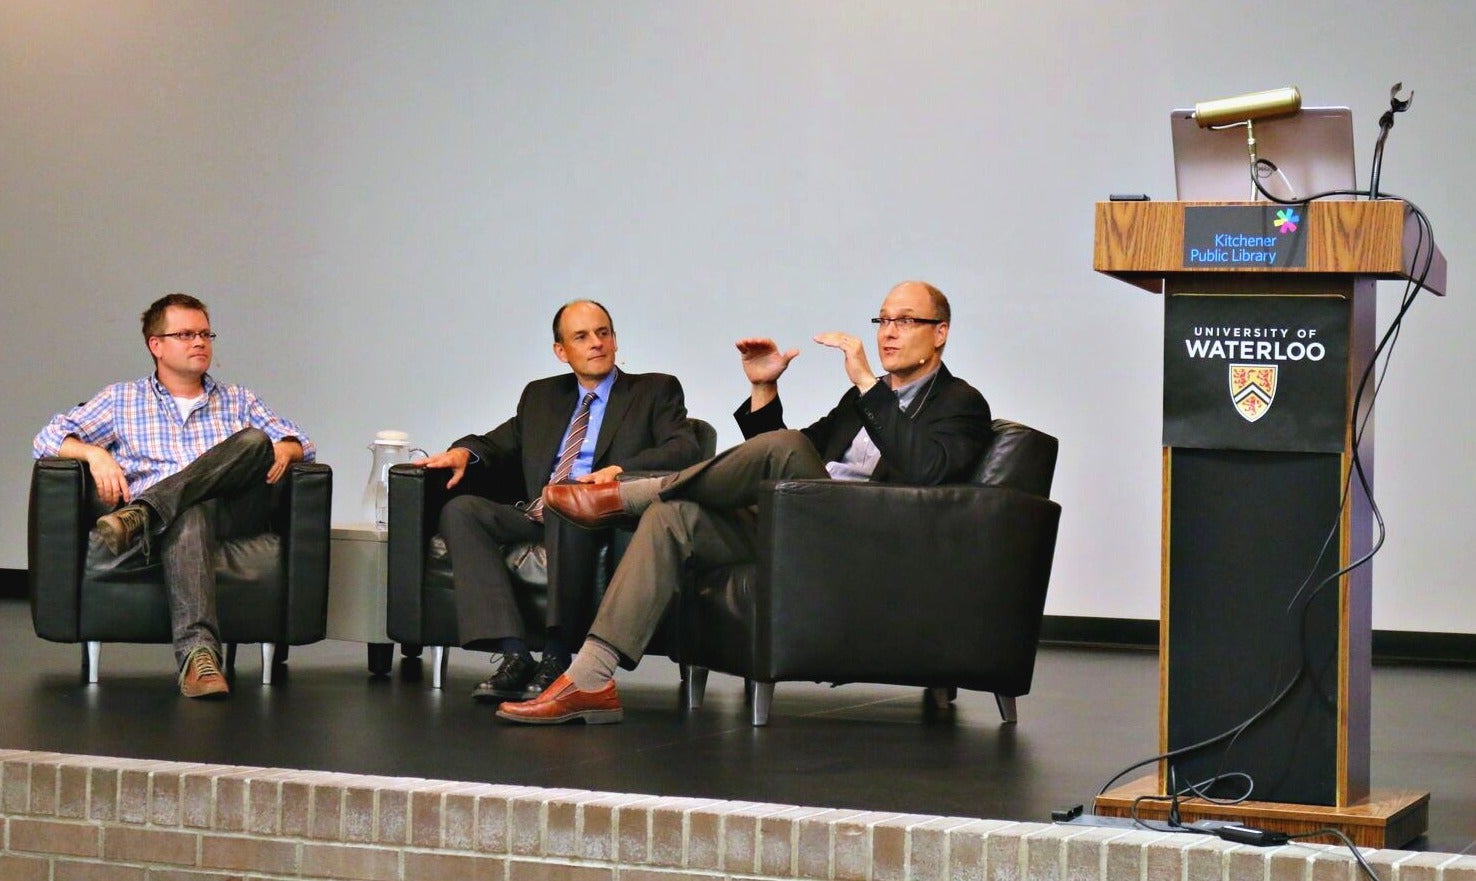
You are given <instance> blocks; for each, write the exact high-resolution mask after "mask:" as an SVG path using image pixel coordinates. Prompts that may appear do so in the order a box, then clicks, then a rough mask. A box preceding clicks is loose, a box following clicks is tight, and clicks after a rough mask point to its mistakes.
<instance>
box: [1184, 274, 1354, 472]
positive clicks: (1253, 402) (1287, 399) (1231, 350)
mask: <svg viewBox="0 0 1476 881" xmlns="http://www.w3.org/2000/svg"><path fill="white" fill-rule="evenodd" d="M1348 322H1349V305H1348V300H1347V299H1345V298H1343V297H1340V296H1325V297H1322V296H1312V297H1309V296H1276V295H1266V296H1253V297H1222V296H1200V295H1195V294H1176V295H1173V296H1170V297H1169V298H1168V300H1167V302H1166V303H1165V304H1164V334H1163V339H1164V353H1163V380H1164V381H1163V444H1164V446H1168V447H1192V448H1197V449H1223V450H1282V451H1289V452H1311V453H1338V452H1341V451H1342V450H1343V445H1344V440H1345V436H1346V434H1345V433H1346V429H1347V426H1346V413H1347V400H1348V392H1347V387H1346V385H1345V383H1346V382H1347V375H1348V342H1347V341H1348Z"/></svg>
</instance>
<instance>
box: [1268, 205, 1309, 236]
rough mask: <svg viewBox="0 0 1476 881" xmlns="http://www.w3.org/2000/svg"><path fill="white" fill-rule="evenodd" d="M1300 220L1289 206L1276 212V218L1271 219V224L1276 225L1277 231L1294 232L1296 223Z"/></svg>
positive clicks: (1284, 233) (1282, 232)
mask: <svg viewBox="0 0 1476 881" xmlns="http://www.w3.org/2000/svg"><path fill="white" fill-rule="evenodd" d="M1301 222H1302V218H1301V216H1300V215H1298V214H1297V212H1296V211H1294V210H1292V209H1291V208H1284V209H1282V210H1280V211H1278V212H1276V219H1275V220H1273V221H1272V224H1273V225H1274V226H1275V227H1276V231H1277V232H1279V233H1281V234H1282V235H1286V234H1287V233H1293V232H1296V231H1297V224H1298V223H1301Z"/></svg>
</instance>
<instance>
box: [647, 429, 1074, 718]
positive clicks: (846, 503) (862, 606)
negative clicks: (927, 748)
mask: <svg viewBox="0 0 1476 881" xmlns="http://www.w3.org/2000/svg"><path fill="white" fill-rule="evenodd" d="M994 431H995V436H994V440H993V441H992V444H991V446H990V447H989V449H988V450H987V451H986V452H985V454H984V456H983V458H982V460H981V461H980V464H979V465H978V467H977V469H976V472H975V475H974V479H973V481H972V482H971V483H968V484H956V485H947V486H936V487H908V486H891V485H886V484H877V483H853V482H848V481H830V480H783V481H775V482H772V483H770V484H768V485H767V486H766V487H765V489H764V490H763V491H762V493H761V496H760V501H759V547H760V557H759V559H758V561H757V562H755V563H750V564H745V565H741V566H732V567H723V568H719V569H713V570H710V571H703V572H697V573H693V575H692V580H691V582H690V583H689V584H687V585H686V586H685V588H684V589H683V591H682V592H681V593H680V594H679V595H678V598H677V599H676V600H675V601H674V605H675V607H676V613H677V615H678V619H679V622H678V625H677V630H678V632H679V636H678V638H677V640H675V642H674V643H673V645H672V650H671V651H670V652H669V654H670V656H671V657H672V659H673V660H675V661H677V662H678V663H680V664H682V666H683V676H682V678H683V680H684V681H685V687H686V688H687V690H688V691H687V701H688V704H689V706H693V707H696V706H700V705H701V702H702V692H703V688H704V687H705V684H706V677H707V671H708V670H709V669H711V670H718V671H720V672H724V673H730V674H733V675H737V676H742V677H745V678H746V679H747V680H749V687H750V690H751V697H752V701H753V704H752V721H753V724H754V725H764V724H767V722H768V716H769V709H770V705H771V701H772V698H773V689H774V683H776V682H781V681H815V682H833V683H837V684H839V683H845V682H873V683H885V684H894V685H916V686H923V687H925V688H927V689H929V693H928V697H929V699H930V700H932V701H934V702H945V703H946V702H947V701H948V700H951V699H952V698H953V697H954V695H956V693H957V689H959V688H970V689H977V690H981V691H992V692H994V694H995V699H996V702H997V704H998V706H999V710H1000V714H1001V716H1002V717H1003V718H1004V720H1005V721H1006V722H1014V721H1016V718H1017V713H1016V706H1015V699H1016V698H1017V697H1019V696H1021V695H1024V694H1027V693H1028V692H1029V691H1030V682H1031V678H1032V676H1033V673H1034V670H1035V654H1036V647H1037V644H1038V642H1039V638H1040V627H1041V619H1042V616H1043V610H1044V606H1045V597H1046V587H1047V584H1048V583H1049V580H1050V572H1051V562H1052V559H1053V556H1054V554H1055V545H1056V529H1057V525H1058V522H1059V520H1060V514H1061V509H1060V506H1059V505H1057V504H1056V503H1055V502H1053V501H1051V500H1050V499H1049V498H1048V495H1049V493H1050V486H1051V479H1052V475H1053V474H1054V471H1055V463H1056V452H1057V446H1058V444H1057V441H1056V439H1055V438H1054V437H1051V436H1050V435H1047V434H1044V433H1042V432H1039V431H1036V430H1034V429H1032V428H1028V427H1026V426H1024V425H1020V424H1017V423H1013V422H1008V421H1005V420H995V422H994Z"/></svg>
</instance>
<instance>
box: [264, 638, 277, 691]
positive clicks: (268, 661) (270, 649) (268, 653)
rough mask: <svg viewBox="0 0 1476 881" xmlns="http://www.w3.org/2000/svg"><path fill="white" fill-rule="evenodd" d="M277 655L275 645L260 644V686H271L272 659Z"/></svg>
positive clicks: (269, 643)
mask: <svg viewBox="0 0 1476 881" xmlns="http://www.w3.org/2000/svg"><path fill="white" fill-rule="evenodd" d="M276 653H277V644H276V643H273V642H264V643H262V644H261V684H262V685H271V684H272V658H273V656H274V655H276Z"/></svg>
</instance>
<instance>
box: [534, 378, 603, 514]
mask: <svg viewBox="0 0 1476 881" xmlns="http://www.w3.org/2000/svg"><path fill="white" fill-rule="evenodd" d="M594 399H595V393H594V392H590V393H588V394H586V395H585V396H584V399H583V400H582V401H580V402H579V411H578V412H577V413H575V414H574V421H573V422H571V423H570V424H569V439H568V440H567V441H564V449H563V450H562V451H561V452H560V453H559V464H558V465H557V466H555V467H554V472H553V477H551V478H549V481H548V482H549V483H563V482H564V481H566V480H568V479H569V475H570V474H571V473H572V472H573V471H574V460H575V459H576V458H578V456H579V448H580V447H582V446H584V433H585V431H587V430H588V429H589V405H590V404H591V403H593V402H594ZM526 513H527V514H528V519H529V520H533V521H535V522H538V523H542V522H543V497H542V496H539V497H538V498H537V499H534V500H533V504H532V505H529V506H528V510H527V512H526Z"/></svg>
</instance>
